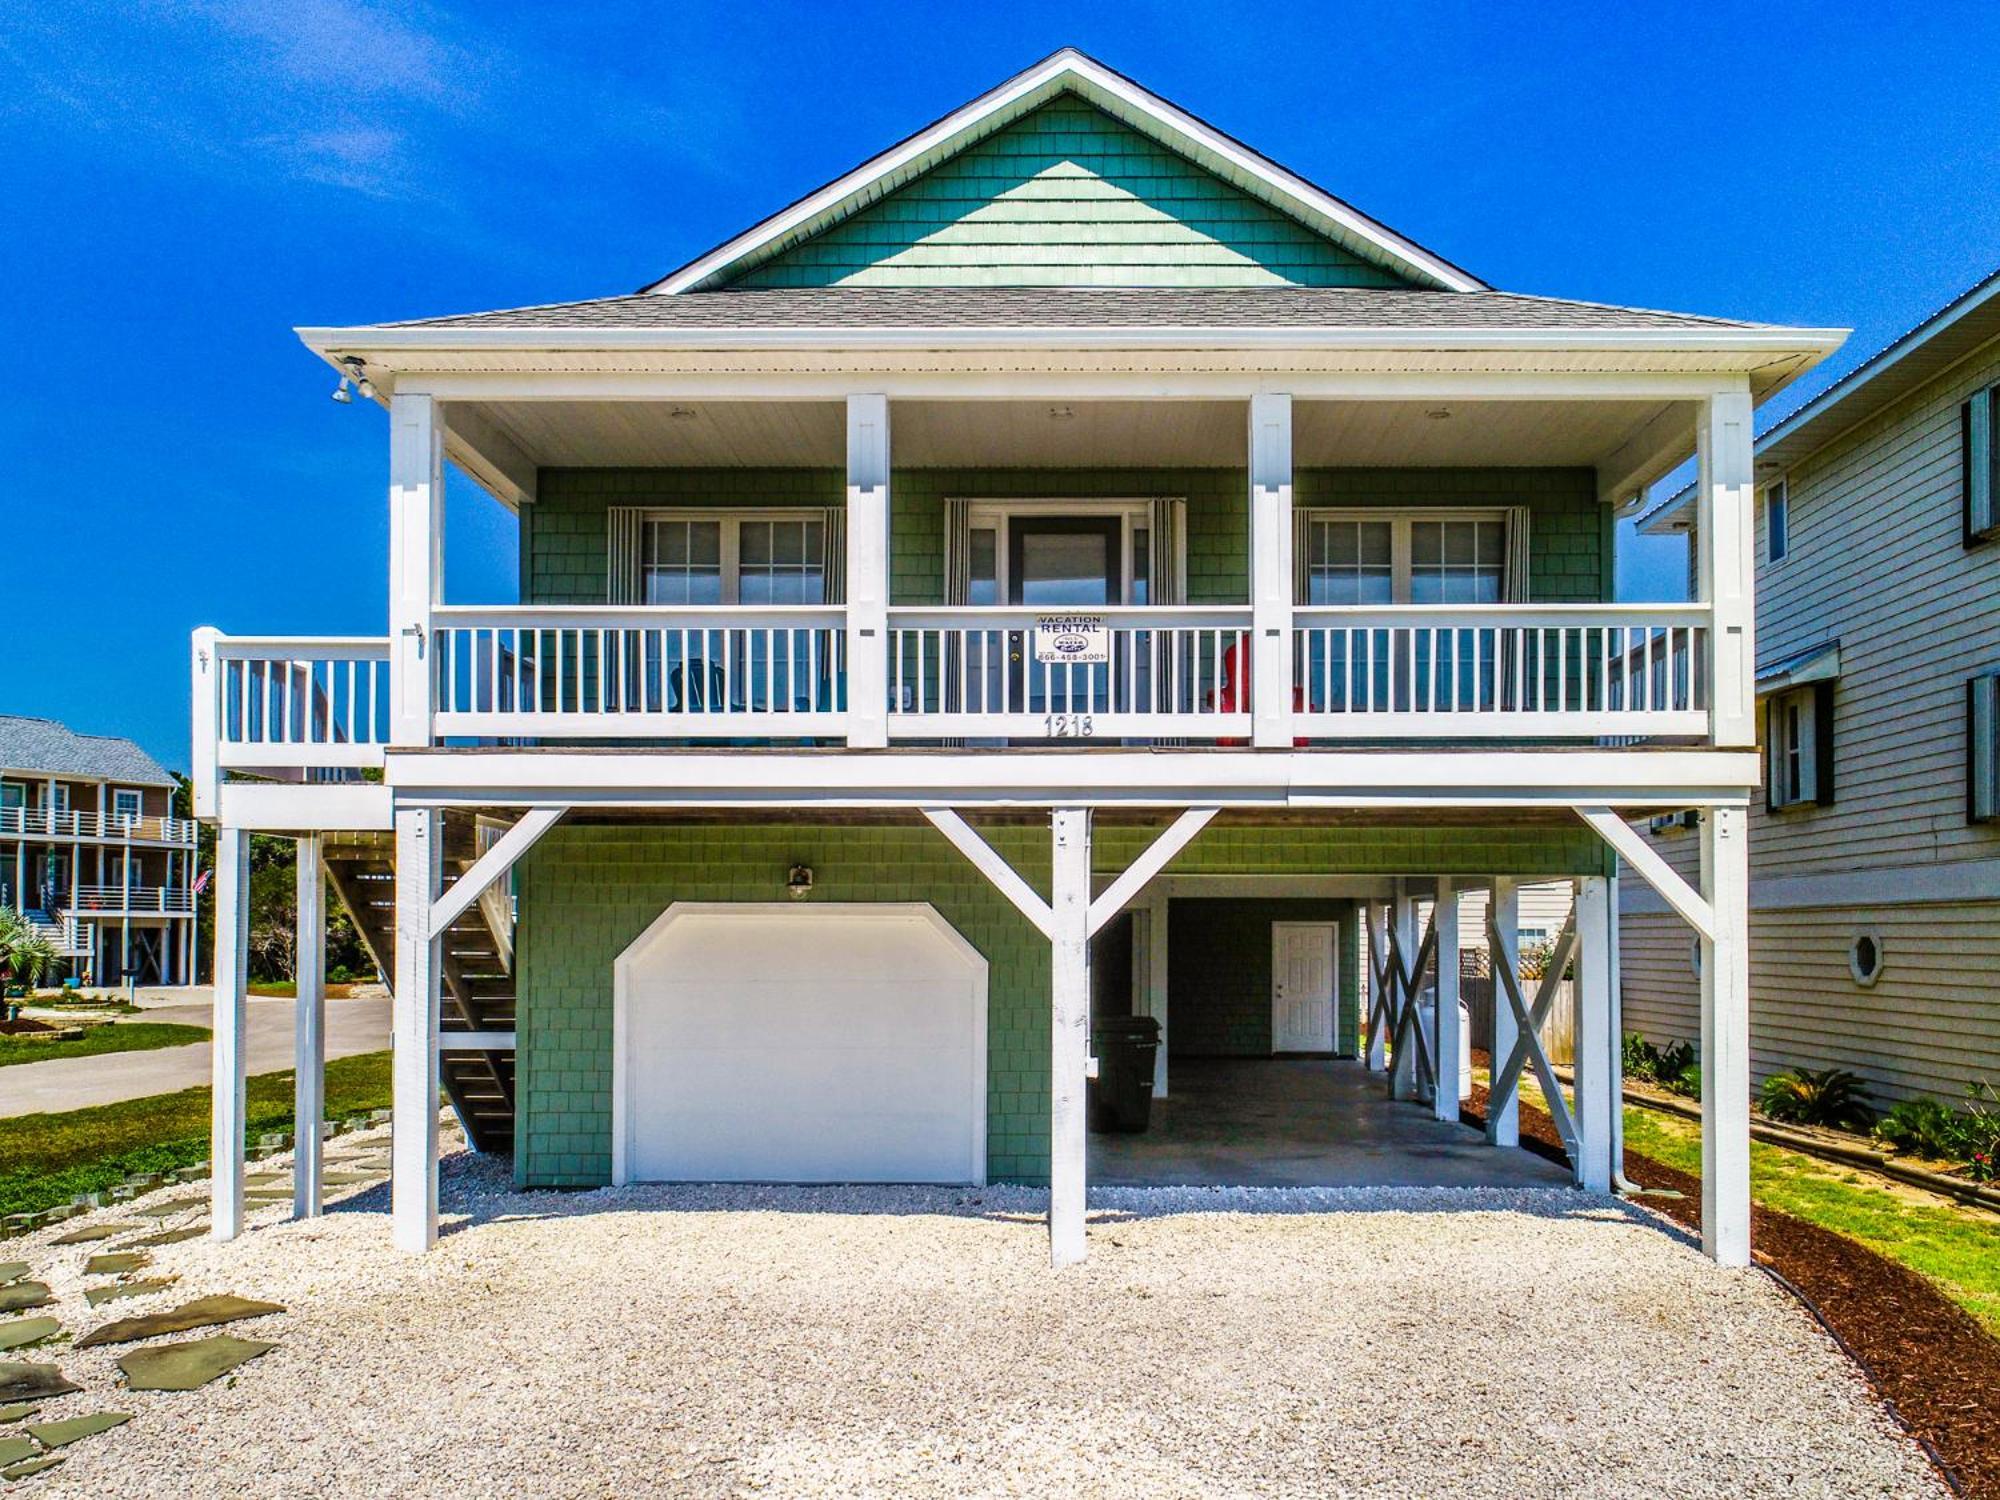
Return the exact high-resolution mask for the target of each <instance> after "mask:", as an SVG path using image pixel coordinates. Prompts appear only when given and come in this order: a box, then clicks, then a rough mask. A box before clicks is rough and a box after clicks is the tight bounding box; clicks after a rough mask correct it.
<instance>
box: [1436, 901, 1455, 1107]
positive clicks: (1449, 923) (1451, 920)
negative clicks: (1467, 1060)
mask: <svg viewBox="0 0 2000 1500" xmlns="http://www.w3.org/2000/svg"><path fill="white" fill-rule="evenodd" d="M1436 911H1437V916H1436V918H1435V924H1436V931H1437V1024H1436V1026H1435V1027H1434V1028H1433V1029H1432V1031H1431V1035H1432V1036H1434V1037H1435V1038H1436V1039H1437V1057H1436V1063H1437V1093H1436V1095H1435V1097H1433V1099H1432V1100H1431V1107H1432V1112H1433V1113H1434V1114H1436V1116H1437V1117H1438V1118H1439V1119H1440V1120H1448V1121H1450V1122H1451V1123H1453V1124H1456V1123H1457V1122H1458V1045H1459V1036H1458V979H1459V974H1458V885H1457V883H1456V882H1455V881H1451V880H1447V879H1444V878H1442V877H1440V879H1439V880H1438V883H1437V908H1436Z"/></svg>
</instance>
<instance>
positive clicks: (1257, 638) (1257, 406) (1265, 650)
mask: <svg viewBox="0 0 2000 1500" xmlns="http://www.w3.org/2000/svg"><path fill="white" fill-rule="evenodd" d="M1292 593H1293V583H1292V398H1291V397H1290V396H1287V395H1280V394H1274V393H1268V392H1267V393H1263V394H1259V395H1255V396H1252V397H1251V398H1250V630H1251V639H1252V642H1253V644H1252V646H1251V661H1252V663H1253V667H1252V670H1251V674H1250V694H1251V719H1250V742H1251V743H1252V744H1253V745H1258V746H1275V747H1283V748H1287V749H1289V748H1290V746H1291V743H1292V734H1293V728H1292ZM1239 694H1240V688H1239Z"/></svg>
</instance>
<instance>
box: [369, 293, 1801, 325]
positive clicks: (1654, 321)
mask: <svg viewBox="0 0 2000 1500" xmlns="http://www.w3.org/2000/svg"><path fill="white" fill-rule="evenodd" d="M386 326H388V327H393V328H435V329H439V330H447V329H471V328H509V329H521V330H524V331H527V330H534V331H560V330H563V329H578V330H585V329H613V328H619V329H627V328H631V329H639V328H658V329H716V330H731V329H785V328H939V327H943V328H1008V327H1018V328H1300V329H1315V328H1407V329H1417V330H1432V331H1435V330H1441V329H1442V330H1458V329H1466V330H1499V329H1611V328H1637V329H1646V328H1653V329H1677V328H1678V329H1699V328H1715V329H1724V328H1736V329H1741V328H1755V327H1759V326H1761V325H1758V324H1755V323H1744V322H1737V321H1733V320H1731V319H1728V318H1707V317H1699V316H1696V315H1695V314H1692V313H1675V312H1657V311H1653V310H1651V309H1648V308H1637V307H1615V306H1611V305H1609V304H1606V303H1602V302H1566V301H1562V300H1559V299H1557V298H1552V297H1528V296H1523V295H1521V294H1519V293H1515V292H1440V291H1418V290H1403V289H1391V288H1380V287H1251V288H1234V287H1231V288H1221V287H1201V288H1182V287H780V288H772V289H770V290H767V291H744V292H730V291H717V292H687V293H682V294H681V295H678V296H665V295H657V294H644V293H642V294H639V295H635V296H625V297H604V298H600V299H598V300H595V301H589V302H559V303H551V304H547V305H544V306H540V307H518V308H508V309H502V310H500V311H495V312H480V313H461V314H457V315H454V316H450V317H441V318H420V319H416V320H413V321H411V322H406V323H394V324H388V325H386Z"/></svg>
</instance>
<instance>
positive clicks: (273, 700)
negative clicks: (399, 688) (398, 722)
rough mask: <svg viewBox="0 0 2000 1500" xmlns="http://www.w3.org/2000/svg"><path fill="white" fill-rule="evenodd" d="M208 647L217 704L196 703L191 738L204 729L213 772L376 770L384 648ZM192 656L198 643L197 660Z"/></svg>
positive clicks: (266, 642)
mask: <svg viewBox="0 0 2000 1500" xmlns="http://www.w3.org/2000/svg"><path fill="white" fill-rule="evenodd" d="M214 639H215V656H216V659H215V662H214V664H213V667H212V669H211V674H210V676H209V678H208V679H206V680H209V681H212V682H213V685H214V688H213V690H214V693H215V701H214V702H213V703H212V704H209V705H207V706H206V708H204V706H203V705H201V704H196V706H195V733H196V736H197V739H199V738H200V737H201V735H202V733H203V729H204V725H206V726H207V727H209V728H210V729H211V730H212V732H213V736H214V744H215V747H216V763H217V764H218V765H220V766H223V767H232V766H240V767H253V768H257V769H260V770H261V769H268V768H270V767H273V766H296V767H302V768H306V769H322V768H328V767H348V768H352V767H362V766H379V765H381V764H382V747H383V745H384V744H386V743H387V742H388V737H389V735H388V730H389V643H388V641H387V640H385V639H382V638H380V637H367V636H352V637H325V638H316V637H282V636H272V637H250V636H219V637H216V638H214ZM200 649H201V645H200V642H199V640H197V643H196V650H197V653H199V651H200ZM197 666H198V667H199V666H200V663H199V660H198V661H197ZM198 680H199V679H198ZM196 758H197V761H199V759H200V756H199V754H198V755H197V757H196Z"/></svg>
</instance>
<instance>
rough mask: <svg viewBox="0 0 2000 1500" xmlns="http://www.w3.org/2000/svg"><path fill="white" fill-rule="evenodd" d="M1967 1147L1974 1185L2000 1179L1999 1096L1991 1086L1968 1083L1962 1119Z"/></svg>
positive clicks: (1968, 1169)
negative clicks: (1997, 1177) (1996, 1178)
mask: <svg viewBox="0 0 2000 1500" xmlns="http://www.w3.org/2000/svg"><path fill="white" fill-rule="evenodd" d="M1959 1118H1960V1119H1961V1121H1962V1122H1963V1123H1962V1124H1961V1125H1960V1127H1959V1128H1960V1130H1961V1131H1962V1132H1963V1135H1964V1144H1965V1175H1966V1176H1968V1177H1970V1178H1971V1179H1972V1180H1973V1181H1974V1182H1992V1181H1993V1180H1994V1179H1995V1177H1996V1176H2000V1093H1996V1092H1995V1091H1994V1088H1993V1085H1992V1084H1990V1083H1972V1084H1967V1085H1966V1088H1965V1110H1964V1112H1963V1113H1962V1114H1961V1115H1960V1117H1959Z"/></svg>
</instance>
